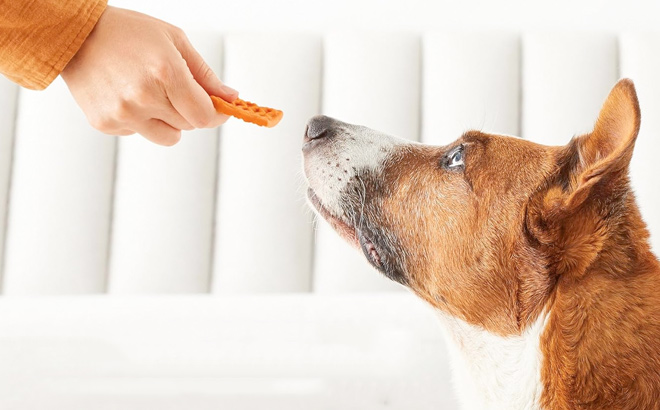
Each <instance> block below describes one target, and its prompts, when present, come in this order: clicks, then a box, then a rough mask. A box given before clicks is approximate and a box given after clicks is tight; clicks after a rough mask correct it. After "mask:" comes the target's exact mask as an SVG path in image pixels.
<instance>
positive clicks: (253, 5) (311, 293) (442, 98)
mask: <svg viewBox="0 0 660 410" xmlns="http://www.w3.org/2000/svg"><path fill="white" fill-rule="evenodd" d="M110 4H111V5H114V6H119V7H126V8H131V9H134V10H137V11H140V12H143V13H146V14H150V15H152V16H155V17H158V18H160V19H163V20H165V21H168V22H170V23H172V24H175V25H178V26H180V27H182V28H184V30H186V32H187V33H188V34H189V36H190V38H191V40H192V42H193V44H194V45H195V46H196V48H197V49H198V50H199V51H200V52H201V53H202V54H203V56H204V57H205V58H206V60H207V62H208V63H209V64H210V65H211V66H212V68H213V69H214V70H215V71H216V73H218V74H219V76H220V77H221V78H222V79H223V80H224V81H225V82H226V83H227V84H228V85H230V86H232V87H234V88H236V89H238V90H240V92H241V96H242V97H243V98H245V99H247V100H251V101H255V102H258V103H259V104H262V105H267V106H271V107H276V108H279V109H282V110H283V111H284V113H285V114H284V118H283V120H282V122H281V123H280V124H279V125H278V126H277V127H275V128H273V129H261V128H258V127H256V126H253V125H248V124H245V123H243V122H241V121H238V120H230V121H229V122H228V123H227V124H225V125H224V126H222V127H221V128H220V129H217V130H198V131H193V132H188V133H186V134H185V135H184V137H183V139H182V141H181V142H180V143H179V144H178V145H176V146H174V147H172V148H163V147H159V146H156V145H153V144H151V143H148V142H147V141H145V140H143V139H142V138H141V137H139V136H131V137H122V138H119V139H118V138H115V137H110V136H104V135H101V134H99V133H98V132H96V131H94V130H93V129H92V128H91V127H90V126H89V125H88V124H87V122H86V120H85V118H84V116H83V114H82V112H81V111H80V109H79V108H78V107H77V106H76V105H75V103H74V102H73V99H72V98H71V96H70V95H69V94H68V91H67V89H66V87H65V85H64V84H63V82H61V81H60V80H57V81H56V82H55V83H54V84H53V85H51V86H50V87H49V88H48V89H47V90H46V91H43V92H34V91H27V90H23V89H19V88H18V87H16V86H15V85H13V84H11V83H9V82H8V81H6V80H4V79H1V81H0V262H1V264H0V266H1V267H2V268H1V271H0V279H1V282H0V283H1V285H0V293H1V294H2V296H0V408H3V409H4V408H7V409H12V410H14V409H143V408H159V409H217V408H223V409H232V410H233V409H239V410H240V409H246V410H248V409H249V410H252V409H364V410H367V409H455V408H457V402H456V400H455V397H454V395H453V392H452V388H451V370H450V360H451V358H452V357H454V353H453V352H452V351H451V350H448V349H447V346H446V345H445V343H444V337H443V333H442V329H441V328H440V326H439V324H438V323H436V319H435V317H434V313H433V312H432V311H431V309H429V308H428V307H427V306H425V305H424V304H423V303H422V302H421V301H418V300H417V299H416V298H415V297H414V296H413V295H412V294H410V293H409V292H407V291H405V290H404V289H402V288H400V287H399V286H398V285H395V284H393V283H390V282H389V281H387V280H386V279H384V278H383V277H381V276H380V275H379V274H378V273H377V272H376V271H374V270H373V269H372V268H370V267H369V266H368V265H367V263H366V262H365V261H364V260H363V257H362V255H361V254H359V253H358V252H356V251H355V250H353V249H350V248H348V246H346V245H345V244H344V243H343V242H342V241H341V240H340V239H339V238H338V237H337V235H335V234H334V232H332V231H331V229H330V228H329V227H328V226H327V225H326V224H325V223H324V222H323V221H315V220H314V218H313V215H312V213H311V211H309V210H308V207H307V205H306V203H305V199H304V194H305V184H304V179H303V177H302V164H301V155H300V146H301V140H302V133H303V131H304V125H305V123H306V121H307V119H308V118H309V117H311V116H313V115H315V114H318V113H324V114H327V115H331V116H334V117H337V118H339V119H342V120H344V121H347V122H354V123H358V124H363V125H367V126H369V127H372V128H375V129H379V130H381V131H385V132H388V133H391V134H395V135H398V136H400V137H404V138H408V139H411V140H417V141H422V142H425V143H430V144H445V143H448V142H450V141H453V140H454V139H456V138H458V137H459V136H460V134H461V133H462V132H464V131H465V130H468V129H470V128H477V129H481V130H484V131H491V132H497V133H504V134H512V135H519V136H522V137H523V138H529V139H531V140H534V141H536V142H540V143H544V144H550V145H559V144H565V143H566V142H568V140H569V139H570V138H571V137H572V136H573V135H575V134H579V133H582V132H587V131H589V130H590V129H591V126H592V125H593V123H594V121H595V119H596V116H597V113H598V110H599V108H600V106H601V104H602V102H603V100H604V98H605V97H606V95H607V93H608V92H609V90H610V88H611V87H612V86H613V85H614V84H615V82H616V81H617V79H618V78H620V77H624V76H625V77H630V78H632V79H633V80H634V81H635V84H636V86H637V90H638V94H639V98H640V103H641V107H642V129H641V133H640V136H639V139H638V143H637V148H636V151H635V156H634V158H633V165H632V177H633V185H634V187H635V190H636V194H637V197H638V199H639V202H640V205H641V206H642V213H643V216H644V218H645V219H646V220H647V222H648V223H649V225H650V228H651V231H652V234H655V237H654V238H653V243H654V246H655V249H658V246H660V213H658V212H657V210H658V209H659V207H660V185H659V183H658V179H657V176H658V175H660V163H658V161H657V160H656V157H657V155H658V154H660V143H659V142H657V141H658V139H657V136H658V135H660V79H658V78H657V73H658V72H660V57H659V56H660V53H658V50H660V31H657V29H656V28H657V27H658V23H660V6H658V3H657V2H655V1H628V2H626V1H595V0H590V1H565V0H562V1H555V2H552V3H547V2H538V1H522V0H520V1H485V0H481V1H475V0H471V1H463V2H449V1H421V0H408V1H405V2H403V1H399V2H387V3H385V2H381V1H376V0H352V1H348V0H337V1H332V2H321V1H317V0H308V1H287V2H272V1H265V0H253V1H250V2H238V1H210V0H192V1H187V2H168V1H144V0H143V1H139V0H136V1H130V2H129V1H123V0H122V1H110Z"/></svg>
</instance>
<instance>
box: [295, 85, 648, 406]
mask: <svg viewBox="0 0 660 410" xmlns="http://www.w3.org/2000/svg"><path fill="white" fill-rule="evenodd" d="M639 127H640V110H639V103H638V100H637V95H636V91H635V87H634V85H633V83H632V81H630V80H628V79H623V80H620V81H619V82H618V83H617V84H616V85H615V86H614V88H613V89H612V91H611V92H610V94H609V96H608V97H607V99H606V101H605V103H604V105H603V107H602V109H601V111H600V113H599V116H598V119H597V121H596V123H595V126H594V128H593V131H592V132H591V133H589V134H585V135H581V136H577V137H574V138H573V139H571V140H570V142H569V143H568V144H567V145H565V146H560V147H554V146H544V145H540V144H536V143H533V142H530V141H528V140H524V139H519V138H515V137H509V136H503V135H493V134H487V133H484V132H480V131H468V132H466V133H464V134H463V135H462V136H460V138H458V139H457V140H456V141H455V142H453V143H451V144H449V145H446V146H429V145H424V144H419V143H415V142H411V141H408V140H403V139H399V138H395V137H392V136H388V135H385V134H382V133H379V132H377V131H374V130H371V129H369V128H366V127H363V126H357V125H351V124H347V123H344V122H341V121H338V120H335V119H332V118H330V117H326V116H316V117H313V118H312V119H311V120H310V121H309V122H308V124H307V128H306V130H305V135H304V138H303V146H302V152H303V163H304V173H305V177H306V181H307V183H308V191H307V194H308V201H309V202H310V203H311V205H312V207H313V208H314V209H315V211H316V212H317V213H318V214H319V215H320V216H321V217H323V218H324V219H325V220H327V221H328V222H329V223H330V225H331V226H332V227H333V228H334V230H336V231H337V232H338V233H339V235H341V236H342V237H343V238H344V239H345V240H346V241H347V242H348V243H350V244H351V245H353V246H354V247H355V248H358V249H361V250H362V252H363V253H364V256H365V257H366V259H367V260H368V261H369V262H370V263H371V264H372V265H373V266H374V267H375V268H376V269H377V270H379V271H380V272H381V273H382V274H384V275H385V276H386V277H388V278H389V279H391V280H393V281H396V282H398V283H400V284H401V285H403V286H405V287H407V288H408V289H409V290H411V291H412V292H413V293H415V294H416V295H417V296H419V297H420V298H422V299H423V300H424V301H426V302H427V303H428V304H430V305H431V306H432V307H433V308H434V309H435V311H436V312H437V314H438V316H439V317H440V320H441V321H442V322H443V324H444V328H445V329H446V331H447V332H446V333H447V335H448V340H449V341H450V343H449V345H450V349H454V350H455V351H454V352H453V353H454V354H452V357H453V368H454V371H453V373H454V384H455V386H456V388H457V390H458V396H459V400H460V402H461V404H462V406H463V407H465V408H470V409H659V408H660V264H659V262H658V259H657V258H656V257H655V256H654V255H653V253H652V251H651V248H650V245H649V241H648V239H649V232H648V230H647V227H646V225H645V224H644V222H643V221H642V218H641V215H640V212H639V208H638V206H637V204H636V202H635V197H634V195H633V192H632V191H631V188H630V181H629V175H628V168H629V163H630V160H631V158H632V154H633V148H634V145H635V140H636V138H637V134H638V132H639ZM648 177H649V178H657V176H652V175H648Z"/></svg>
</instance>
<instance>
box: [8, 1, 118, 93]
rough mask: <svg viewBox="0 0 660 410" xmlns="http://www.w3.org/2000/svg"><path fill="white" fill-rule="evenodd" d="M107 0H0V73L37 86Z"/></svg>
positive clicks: (53, 72)
mask: <svg viewBox="0 0 660 410" xmlns="http://www.w3.org/2000/svg"><path fill="white" fill-rule="evenodd" d="M106 5H107V0H0V73H2V74H3V75H4V76H5V77H7V78H9V79H10V80H11V81H13V82H15V83H18V84H20V85H22V86H24V87H27V88H32V89H36V90H41V89H44V88H46V87H47V86H48V85H49V84H50V83H51V82H52V81H53V80H54V79H55V77H57V76H58V75H59V74H60V73H61V72H62V70H63V69H64V67H65V66H66V65H67V63H68V62H69V60H71V58H72V57H73V56H74V55H75V54H76V52H77V51H78V49H80V46H82V43H83V42H84V41H85V39H86V38H87V36H88V35H89V33H90V32H91V31H92V29H93V28H94V25H96V22H97V21H98V19H99V17H101V14H102V13H103V11H104V10H105V7H106Z"/></svg>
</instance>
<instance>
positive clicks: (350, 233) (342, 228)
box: [307, 188, 359, 247]
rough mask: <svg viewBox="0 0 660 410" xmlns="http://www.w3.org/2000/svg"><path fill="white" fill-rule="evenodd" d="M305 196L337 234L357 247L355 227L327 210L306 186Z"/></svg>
mask: <svg viewBox="0 0 660 410" xmlns="http://www.w3.org/2000/svg"><path fill="white" fill-rule="evenodd" d="M307 197H308V198H309V201H310V202H311V203H312V205H314V208H316V210H317V211H318V212H319V213H320V214H321V216H322V217H323V219H325V220H326V221H328V223H329V224H330V225H331V226H332V227H333V228H334V229H335V230H336V231H337V232H338V233H339V235H341V236H343V237H344V238H345V239H346V240H347V241H348V242H350V243H353V244H354V245H356V246H358V247H359V241H358V237H357V233H356V232H355V228H354V227H353V226H351V225H349V224H348V223H346V222H345V221H343V220H342V219H341V218H339V217H337V216H335V215H333V214H332V213H331V212H330V211H328V209H327V208H326V207H325V206H323V204H322V203H321V200H320V199H319V197H318V196H316V193H315V192H314V190H313V189H312V188H307Z"/></svg>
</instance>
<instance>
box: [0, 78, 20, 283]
mask: <svg viewBox="0 0 660 410" xmlns="http://www.w3.org/2000/svg"><path fill="white" fill-rule="evenodd" d="M17 96H18V86H16V84H14V83H12V82H10V81H9V80H6V79H5V78H2V77H0V279H1V278H2V267H3V261H4V258H3V256H4V249H5V233H6V222H7V200H8V196H7V194H8V192H9V176H10V175H11V161H12V153H13V141H14V124H15V119H16V102H17V101H16V97H17Z"/></svg>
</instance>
